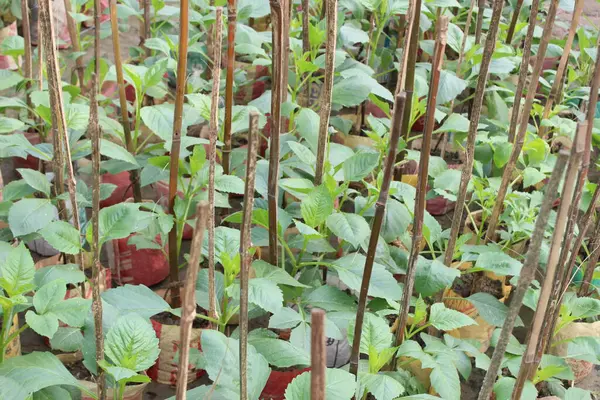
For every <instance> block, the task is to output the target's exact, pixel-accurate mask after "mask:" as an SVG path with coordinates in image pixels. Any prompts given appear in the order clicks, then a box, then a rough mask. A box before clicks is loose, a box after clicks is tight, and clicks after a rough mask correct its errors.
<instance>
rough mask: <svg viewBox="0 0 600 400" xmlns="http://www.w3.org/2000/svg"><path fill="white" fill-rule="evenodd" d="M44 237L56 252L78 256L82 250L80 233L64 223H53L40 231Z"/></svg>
mask: <svg viewBox="0 0 600 400" xmlns="http://www.w3.org/2000/svg"><path fill="white" fill-rule="evenodd" d="M40 234H41V235H42V237H43V238H44V239H45V240H46V241H47V242H48V244H50V246H52V247H54V248H55V249H56V250H58V251H60V252H62V253H67V254H78V253H79V251H80V250H81V241H80V237H79V231H77V229H75V228H74V227H73V225H71V224H69V223H68V222H64V221H53V222H51V223H50V224H49V225H47V226H46V227H45V228H43V229H42V230H41V231H40Z"/></svg>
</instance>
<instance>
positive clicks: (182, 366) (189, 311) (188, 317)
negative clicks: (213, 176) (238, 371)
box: [175, 201, 208, 400]
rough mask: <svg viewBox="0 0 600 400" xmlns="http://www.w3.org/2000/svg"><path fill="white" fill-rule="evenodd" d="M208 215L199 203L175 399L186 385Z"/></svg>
mask: <svg viewBox="0 0 600 400" xmlns="http://www.w3.org/2000/svg"><path fill="white" fill-rule="evenodd" d="M207 214H208V203H207V202H206V201H201V202H200V203H198V206H197V207H196V226H195V228H194V236H193V237H192V245H191V250H190V260H189V262H188V270H187V276H186V280H185V288H184V290H183V305H182V308H181V322H180V324H179V327H180V332H179V333H180V343H181V344H180V346H179V363H178V368H177V388H176V395H175V396H176V397H175V398H176V399H177V400H185V399H186V391H187V384H188V373H189V369H188V365H189V364H190V339H191V335H192V324H193V323H194V320H195V319H196V281H197V280H198V270H199V269H200V255H201V253H202V242H203V241H204V230H205V229H206V217H207Z"/></svg>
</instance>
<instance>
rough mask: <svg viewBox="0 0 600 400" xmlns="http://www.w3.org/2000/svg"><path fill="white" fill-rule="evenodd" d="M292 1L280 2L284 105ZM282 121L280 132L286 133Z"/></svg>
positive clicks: (288, 66) (288, 62) (282, 93)
mask: <svg viewBox="0 0 600 400" xmlns="http://www.w3.org/2000/svg"><path fill="white" fill-rule="evenodd" d="M292 3H293V0H283V1H282V2H281V11H282V13H281V17H282V22H283V25H282V27H281V38H282V43H281V101H282V103H285V102H286V101H287V99H288V82H289V75H290V20H291V16H292ZM284 122H285V121H284V119H283V118H281V132H282V133H283V132H287V130H288V127H287V126H285V123H284Z"/></svg>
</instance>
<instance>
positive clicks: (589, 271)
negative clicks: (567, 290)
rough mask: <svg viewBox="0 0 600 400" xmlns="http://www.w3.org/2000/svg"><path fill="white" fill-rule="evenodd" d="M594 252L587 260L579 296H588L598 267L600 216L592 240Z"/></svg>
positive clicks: (599, 257) (599, 256)
mask: <svg viewBox="0 0 600 400" xmlns="http://www.w3.org/2000/svg"><path fill="white" fill-rule="evenodd" d="M591 248H592V254H590V258H589V259H588V262H587V267H586V270H585V274H584V276H583V282H582V283H581V287H580V288H579V292H578V293H577V295H578V296H579V297H583V296H587V295H588V292H589V290H590V283H591V282H592V279H593V277H594V271H595V269H596V264H598V260H599V259H600V218H598V220H597V221H596V228H595V229H594V235H593V237H592V241H591Z"/></svg>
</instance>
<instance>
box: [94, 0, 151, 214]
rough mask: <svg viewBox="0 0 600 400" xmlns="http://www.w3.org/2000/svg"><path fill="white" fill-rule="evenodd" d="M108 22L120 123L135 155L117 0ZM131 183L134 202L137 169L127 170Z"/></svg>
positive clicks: (112, 3) (113, 0)
mask: <svg viewBox="0 0 600 400" xmlns="http://www.w3.org/2000/svg"><path fill="white" fill-rule="evenodd" d="M110 24H111V30H112V42H113V50H114V56H115V70H116V72H117V84H118V86H119V105H120V107H121V124H122V125H123V135H124V136H125V146H126V147H127V151H128V152H129V153H131V154H132V155H135V153H134V152H135V150H134V147H133V141H132V140H131V124H130V122H129V111H128V110H127V96H126V94H125V79H124V78H123V62H122V61H121V43H120V41H119V18H118V16H117V0H110ZM98 78H99V77H98ZM129 174H130V178H131V185H132V186H133V200H134V201H135V202H136V203H139V202H141V201H142V188H141V187H140V181H139V171H137V170H132V171H130V172H129Z"/></svg>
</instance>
